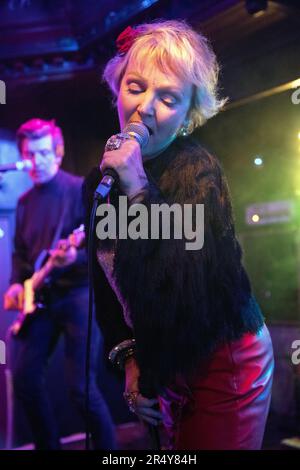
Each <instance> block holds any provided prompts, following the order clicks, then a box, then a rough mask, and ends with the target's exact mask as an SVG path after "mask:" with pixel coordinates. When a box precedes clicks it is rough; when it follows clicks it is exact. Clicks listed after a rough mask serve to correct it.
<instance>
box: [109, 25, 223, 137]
mask: <svg viewBox="0 0 300 470" xmlns="http://www.w3.org/2000/svg"><path fill="white" fill-rule="evenodd" d="M135 31H136V35H135V37H134V38H133V42H132V45H131V46H130V48H129V50H128V51H127V52H126V53H119V54H117V55H116V56H115V57H113V58H112V59H111V60H110V61H109V62H108V63H107V65H106V67H105V69H104V73H103V79H104V80H105V81H106V82H107V83H108V85H109V87H110V89H111V90H112V92H113V94H114V95H115V96H117V95H118V93H119V89H120V84H121V81H122V78H123V76H124V74H125V70H126V67H127V65H128V63H129V61H130V60H132V59H133V60H134V61H137V63H140V64H143V63H144V62H145V61H149V60H150V61H152V62H153V63H154V64H155V65H156V66H157V67H158V68H159V69H160V70H161V71H162V72H172V73H173V74H175V75H176V76H179V77H180V78H181V79H183V80H187V81H189V82H190V83H191V84H192V85H193V96H192V99H191V105H190V110H189V115H188V117H189V123H188V126H187V131H188V133H191V132H193V130H194V129H195V128H196V127H199V126H201V125H203V124H204V123H205V122H206V121H207V119H209V118H211V117H212V116H214V115H215V114H217V113H218V112H219V111H220V109H221V108H222V107H223V106H224V104H225V102H226V101H227V99H218V96H217V83H218V74H219V66H218V63H217V60H216V56H215V54H214V52H213V50H212V48H211V46H210V45H209V43H208V40H207V39H206V38H205V37H204V36H203V35H202V34H200V33H197V32H196V31H194V30H193V29H192V28H191V27H190V26H189V25H188V24H186V23H185V22H184V21H177V20H170V21H155V22H153V23H145V24H141V25H138V26H137V27H136V28H135Z"/></svg>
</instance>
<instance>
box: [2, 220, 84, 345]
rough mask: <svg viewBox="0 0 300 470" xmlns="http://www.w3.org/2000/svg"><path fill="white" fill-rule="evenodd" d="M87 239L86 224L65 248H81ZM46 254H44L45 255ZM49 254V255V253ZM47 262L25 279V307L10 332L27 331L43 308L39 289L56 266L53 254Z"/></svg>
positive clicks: (77, 230) (78, 229)
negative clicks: (52, 258)
mask: <svg viewBox="0 0 300 470" xmlns="http://www.w3.org/2000/svg"><path fill="white" fill-rule="evenodd" d="M84 239H85V233H84V226H83V225H81V226H80V227H79V228H77V229H76V230H74V231H73V232H72V233H71V235H69V237H68V239H67V240H65V244H64V245H65V249H67V248H69V247H70V246H74V247H75V248H81V247H82V246H83V243H84ZM44 251H45V250H44ZM43 256H44V255H43ZM47 256H48V255H47ZM44 259H45V264H44V265H43V266H42V267H41V269H39V270H38V271H36V272H35V273H34V274H33V276H32V277H31V278H30V279H26V280H25V281H24V284H23V287H24V300H23V309H22V310H21V311H20V312H19V314H18V316H17V318H16V319H15V321H14V322H13V323H12V325H11V326H10V332H11V333H12V334H13V335H14V336H17V335H20V334H21V333H22V332H23V331H25V329H26V326H27V325H29V324H30V323H31V320H33V318H34V317H35V316H36V315H38V314H39V313H40V312H41V310H43V307H44V306H43V303H42V302H40V301H39V299H38V295H37V294H38V291H39V289H40V288H41V287H43V286H44V285H45V281H46V279H47V278H48V276H49V274H50V273H51V271H52V270H53V268H54V267H55V266H54V264H53V263H52V260H51V256H49V257H48V259H47V258H46V257H45V258H44Z"/></svg>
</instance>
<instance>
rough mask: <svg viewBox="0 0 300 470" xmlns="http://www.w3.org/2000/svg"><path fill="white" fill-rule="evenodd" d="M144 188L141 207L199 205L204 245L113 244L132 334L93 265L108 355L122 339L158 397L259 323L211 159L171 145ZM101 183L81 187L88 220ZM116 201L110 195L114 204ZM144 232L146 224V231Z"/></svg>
mask: <svg viewBox="0 0 300 470" xmlns="http://www.w3.org/2000/svg"><path fill="white" fill-rule="evenodd" d="M144 166H145V170H146V172H147V175H148V179H149V182H150V184H149V189H148V191H147V192H146V194H145V196H144V200H143V201H142V202H143V204H145V205H146V206H148V208H150V205H151V204H153V203H156V204H161V203H163V202H166V203H168V204H172V203H179V204H180V205H183V204H185V203H189V204H204V221H205V223H204V245H203V248H202V249H200V250H196V251H191V250H190V251H189V250H186V249H185V243H186V240H185V239H182V240H179V239H171V240H162V239H160V240H150V239H149V240H143V239H138V240H131V239H129V238H128V239H126V240H118V241H117V247H116V252H115V261H114V276H115V279H116V281H117V284H118V286H119V290H120V292H121V294H122V296H123V298H124V299H125V301H126V302H127V305H128V306H129V310H130V312H131V319H132V323H133V331H132V330H131V329H130V328H129V327H128V326H127V325H126V323H125V322H124V319H123V315H122V309H121V307H120V305H119V303H118V301H117V299H116V296H115V294H114V292H113V291H112V289H111V288H110V286H109V284H108V282H107V280H106V277H105V275H104V273H103V272H102V269H101V268H100V266H99V265H98V262H97V260H96V258H95V263H94V279H95V283H94V292H95V300H96V316H97V320H98V323H99V325H100V328H101V330H102V333H103V336H104V340H105V344H106V351H108V350H110V348H112V347H113V346H115V345H116V344H118V343H119V342H120V341H123V340H125V339H128V338H133V337H134V338H135V339H136V343H137V351H136V358H137V361H138V364H139V366H140V369H141V376H142V377H141V380H142V381H143V383H144V384H146V387H147V386H148V385H150V384H151V387H152V389H153V390H155V391H156V392H157V391H159V390H161V388H162V387H163V386H167V385H170V384H171V383H172V382H173V381H174V380H175V378H176V377H177V376H178V375H180V376H182V375H183V376H184V377H188V376H190V375H192V374H194V373H195V372H196V370H197V368H198V367H199V365H200V364H201V361H202V360H205V359H206V358H208V357H209V355H210V354H211V353H212V352H213V351H214V349H215V348H216V347H217V346H218V345H220V344H222V343H224V342H226V341H232V340H235V339H238V338H240V337H241V336H242V335H243V334H244V333H246V332H253V333H256V332H257V331H258V330H259V329H260V328H261V327H262V325H263V317H262V315H261V312H260V309H259V307H258V306H257V304H256V302H255V300H254V299H253V297H252V295H251V288H250V284H249V280H248V277H247V274H246V273H245V270H244V268H243V266H242V264H241V256H242V253H241V248H240V245H239V243H238V241H237V239H236V237H235V231H234V225H233V218H232V208H231V202H230V196H229V191H228V187H227V183H226V180H225V177H224V175H223V172H222V169H221V167H220V164H219V162H218V160H217V159H216V158H215V157H214V156H212V155H211V154H209V153H208V152H207V150H205V149H204V148H203V147H202V146H201V145H200V144H199V143H198V142H196V141H195V140H193V139H192V138H190V137H189V138H178V139H176V140H175V141H174V142H173V143H172V144H171V145H170V146H169V147H168V148H167V150H165V151H164V152H163V153H162V154H160V155H159V156H158V157H156V158H154V159H152V160H149V161H148V162H145V164H144ZM100 179H101V174H100V172H99V170H97V169H94V170H93V171H92V172H91V174H90V175H89V176H88V178H87V179H86V181H85V183H84V186H83V196H84V200H85V205H86V208H87V226H88V218H89V213H90V209H91V204H92V198H93V193H94V190H95V188H96V186H97V184H98V183H99V181H100ZM117 196H118V193H117V191H115V192H114V193H113V194H112V196H111V203H113V204H116V200H117ZM149 226H150V223H149Z"/></svg>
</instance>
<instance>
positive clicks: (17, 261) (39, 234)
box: [11, 170, 87, 287]
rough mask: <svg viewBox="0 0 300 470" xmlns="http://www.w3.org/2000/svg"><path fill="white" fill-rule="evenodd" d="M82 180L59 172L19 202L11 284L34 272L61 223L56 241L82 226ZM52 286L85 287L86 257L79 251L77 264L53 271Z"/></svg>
mask: <svg viewBox="0 0 300 470" xmlns="http://www.w3.org/2000/svg"><path fill="white" fill-rule="evenodd" d="M81 186H82V178H80V177H78V176H74V175H71V174H69V173H66V172H65V171H63V170H59V171H58V173H57V174H56V175H55V176H54V178H53V179H51V180H50V181H49V182H47V183H44V184H41V185H35V186H34V187H33V188H32V189H30V190H29V191H27V192H26V193H25V194H24V195H23V196H21V198H20V199H19V201H18V206H17V214H16V234H15V251H14V254H13V266H12V276H11V283H15V282H18V283H23V282H24V280H25V279H27V278H28V277H30V276H31V275H32V274H33V272H34V264H35V262H36V259H37V258H38V256H39V254H40V253H41V251H42V250H44V249H49V248H51V246H52V243H53V240H54V238H55V233H56V230H57V226H58V225H59V223H60V220H61V219H62V226H61V233H60V234H59V238H67V237H68V235H70V233H72V231H73V230H74V229H75V228H77V227H78V226H79V225H80V224H81V223H83V207H82V201H81ZM51 278H52V282H53V285H57V286H61V287H72V286H81V285H86V284H87V266H86V254H85V250H84V249H80V250H78V256H77V260H76V262H75V263H74V264H72V265H70V266H68V267H66V268H59V269H58V268H56V269H55V270H54V271H53V272H52V275H51Z"/></svg>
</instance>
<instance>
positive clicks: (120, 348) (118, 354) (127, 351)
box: [108, 338, 135, 370]
mask: <svg viewBox="0 0 300 470" xmlns="http://www.w3.org/2000/svg"><path fill="white" fill-rule="evenodd" d="M134 352H135V339H134V338H132V339H126V340H125V341H122V343H119V344H117V346H115V347H114V348H113V349H112V350H111V351H110V353H109V355H108V358H109V360H110V362H111V363H112V364H113V365H115V366H118V367H119V369H121V370H124V367H125V361H126V359H127V358H128V357H130V356H133V355H134Z"/></svg>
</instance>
